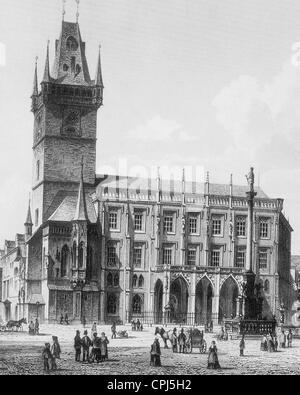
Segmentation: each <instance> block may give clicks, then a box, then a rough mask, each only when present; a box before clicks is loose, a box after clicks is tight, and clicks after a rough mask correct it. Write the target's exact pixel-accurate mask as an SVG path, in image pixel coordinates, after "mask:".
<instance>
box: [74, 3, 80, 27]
mask: <svg viewBox="0 0 300 395" xmlns="http://www.w3.org/2000/svg"><path fill="white" fill-rule="evenodd" d="M75 1H76V3H77V12H76V22H77V23H78V19H79V3H80V0H75Z"/></svg>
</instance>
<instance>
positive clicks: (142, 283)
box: [139, 275, 144, 288]
mask: <svg viewBox="0 0 300 395" xmlns="http://www.w3.org/2000/svg"><path fill="white" fill-rule="evenodd" d="M143 286H144V277H143V276H142V275H140V277H139V288H143Z"/></svg>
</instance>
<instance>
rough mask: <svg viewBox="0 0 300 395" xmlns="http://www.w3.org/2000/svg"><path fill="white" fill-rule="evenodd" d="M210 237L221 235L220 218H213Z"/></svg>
mask: <svg viewBox="0 0 300 395" xmlns="http://www.w3.org/2000/svg"><path fill="white" fill-rule="evenodd" d="M212 235H213V236H221V235H222V219H221V217H220V216H215V217H213V220H212Z"/></svg>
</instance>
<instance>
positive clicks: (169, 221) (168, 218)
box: [164, 213, 174, 233]
mask: <svg viewBox="0 0 300 395" xmlns="http://www.w3.org/2000/svg"><path fill="white" fill-rule="evenodd" d="M164 232H165V233H174V213H166V214H165V215H164Z"/></svg>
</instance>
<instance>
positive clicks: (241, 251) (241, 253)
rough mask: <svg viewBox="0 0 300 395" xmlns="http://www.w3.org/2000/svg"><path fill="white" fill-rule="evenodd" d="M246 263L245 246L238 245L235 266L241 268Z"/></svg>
mask: <svg viewBox="0 0 300 395" xmlns="http://www.w3.org/2000/svg"><path fill="white" fill-rule="evenodd" d="M245 264H246V248H245V247H238V248H237V251H236V257H235V267H239V268H243V267H245Z"/></svg>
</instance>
